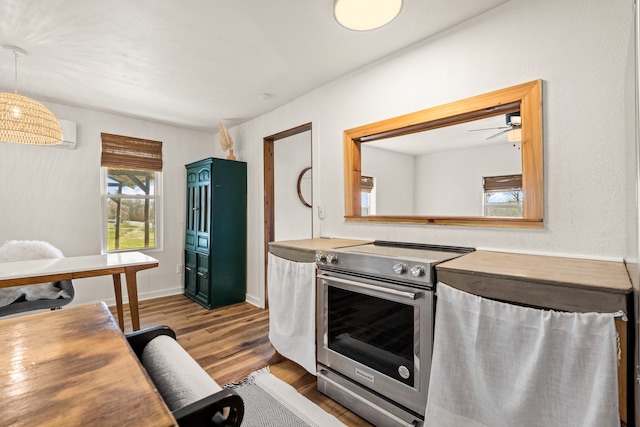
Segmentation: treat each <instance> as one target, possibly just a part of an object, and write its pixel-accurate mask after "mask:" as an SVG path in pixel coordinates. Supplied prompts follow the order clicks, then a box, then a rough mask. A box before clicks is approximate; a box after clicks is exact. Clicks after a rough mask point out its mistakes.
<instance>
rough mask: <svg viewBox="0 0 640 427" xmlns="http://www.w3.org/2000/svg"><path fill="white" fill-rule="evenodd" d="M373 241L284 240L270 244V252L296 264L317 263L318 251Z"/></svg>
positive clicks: (337, 239) (326, 238)
mask: <svg viewBox="0 0 640 427" xmlns="http://www.w3.org/2000/svg"><path fill="white" fill-rule="evenodd" d="M367 243H373V241H372V240H352V239H340V238H328V237H320V238H315V239H300V240H282V241H278V242H271V243H269V252H270V253H272V254H273V255H275V256H277V257H280V258H284V259H288V260H291V261H295V262H315V260H316V251H323V250H330V249H336V248H344V247H347V246H357V245H365V244H367Z"/></svg>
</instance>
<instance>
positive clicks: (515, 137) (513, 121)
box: [469, 111, 522, 142]
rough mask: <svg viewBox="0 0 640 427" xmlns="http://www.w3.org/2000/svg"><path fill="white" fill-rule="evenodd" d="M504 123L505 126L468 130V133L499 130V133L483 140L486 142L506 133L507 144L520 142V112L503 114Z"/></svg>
mask: <svg viewBox="0 0 640 427" xmlns="http://www.w3.org/2000/svg"><path fill="white" fill-rule="evenodd" d="M505 122H506V126H498V127H492V128H482V129H469V132H476V131H485V130H496V129H499V130H500V131H499V132H497V133H494V134H493V135H491V136H488V137H487V138H485V139H486V140H488V139H493V138H496V137H498V136H500V135H502V134H503V133H507V139H508V141H509V142H516V141H520V140H521V139H522V136H521V135H522V134H521V132H520V129H521V128H522V121H521V119H520V111H516V112H515V113H509V114H505Z"/></svg>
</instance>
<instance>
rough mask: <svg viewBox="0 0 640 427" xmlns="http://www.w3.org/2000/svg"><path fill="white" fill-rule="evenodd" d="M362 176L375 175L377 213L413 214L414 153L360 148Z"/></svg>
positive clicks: (364, 146)
mask: <svg viewBox="0 0 640 427" xmlns="http://www.w3.org/2000/svg"><path fill="white" fill-rule="evenodd" d="M360 153H361V154H360V156H361V163H362V165H364V166H363V167H362V175H365V176H372V177H374V178H375V188H374V191H375V213H376V215H413V213H414V209H415V197H414V194H415V191H416V189H415V156H412V155H409V154H402V153H396V152H393V151H389V150H382V149H379V148H374V147H367V146H366V144H364V145H363V146H362V147H361V148H360Z"/></svg>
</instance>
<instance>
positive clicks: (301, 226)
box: [273, 131, 312, 241]
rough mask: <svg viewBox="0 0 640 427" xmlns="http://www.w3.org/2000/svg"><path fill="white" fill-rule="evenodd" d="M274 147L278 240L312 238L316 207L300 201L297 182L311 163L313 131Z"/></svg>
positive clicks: (276, 144) (276, 142)
mask: <svg viewBox="0 0 640 427" xmlns="http://www.w3.org/2000/svg"><path fill="white" fill-rule="evenodd" d="M273 146H274V150H273V154H274V155H273V157H274V161H273V163H274V193H275V194H274V214H275V221H274V228H275V239H276V241H278V240H295V239H310V238H311V237H312V235H311V219H312V218H311V217H312V210H311V208H308V207H307V206H305V205H303V204H302V202H301V201H300V198H299V197H298V185H297V184H298V177H299V176H300V172H302V171H303V169H305V168H307V167H309V166H311V131H307V132H303V133H299V134H296V135H293V136H290V137H288V138H283V139H279V140H277V141H275V142H274V144H273ZM305 184H310V183H309V182H306V183H305ZM302 185H303V183H301V186H302ZM307 202H308V203H311V200H308V201H307Z"/></svg>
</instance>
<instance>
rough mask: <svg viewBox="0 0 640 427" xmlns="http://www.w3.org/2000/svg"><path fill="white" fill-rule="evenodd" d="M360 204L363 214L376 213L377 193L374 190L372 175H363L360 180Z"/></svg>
mask: <svg viewBox="0 0 640 427" xmlns="http://www.w3.org/2000/svg"><path fill="white" fill-rule="evenodd" d="M360 191H361V192H360V198H361V199H360V204H361V206H362V215H375V214H376V194H375V190H374V179H373V177H371V176H363V177H361V180H360Z"/></svg>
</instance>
